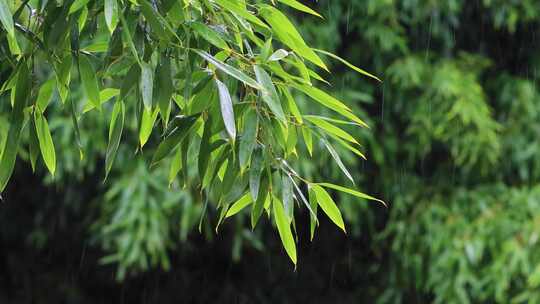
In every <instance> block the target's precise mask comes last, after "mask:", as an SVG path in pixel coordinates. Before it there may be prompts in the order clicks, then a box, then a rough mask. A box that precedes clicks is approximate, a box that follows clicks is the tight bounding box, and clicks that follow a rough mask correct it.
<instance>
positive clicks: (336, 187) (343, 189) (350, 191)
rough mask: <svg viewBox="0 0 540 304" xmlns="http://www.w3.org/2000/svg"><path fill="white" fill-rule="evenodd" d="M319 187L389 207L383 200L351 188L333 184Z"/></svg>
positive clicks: (324, 184)
mask: <svg viewBox="0 0 540 304" xmlns="http://www.w3.org/2000/svg"><path fill="white" fill-rule="evenodd" d="M317 185H320V186H323V187H326V188H331V189H334V190H337V191H340V192H343V193H348V194H351V195H354V196H356V197H359V198H363V199H367V200H372V201H377V202H379V203H381V204H383V205H384V206H385V207H388V205H387V204H386V203H385V202H384V201H382V200H380V199H378V198H375V197H373V196H371V195H368V194H365V193H362V192H360V191H356V190H353V189H349V188H346V187H343V186H339V185H334V184H331V183H318V184H317Z"/></svg>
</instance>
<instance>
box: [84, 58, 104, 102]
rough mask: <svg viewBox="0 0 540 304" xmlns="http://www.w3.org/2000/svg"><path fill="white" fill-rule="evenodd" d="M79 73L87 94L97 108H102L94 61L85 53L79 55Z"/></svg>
mask: <svg viewBox="0 0 540 304" xmlns="http://www.w3.org/2000/svg"><path fill="white" fill-rule="evenodd" d="M79 73H80V75H81V81H82V84H83V88H84V92H85V93H86V96H87V97H88V99H89V100H90V102H92V103H93V104H94V106H95V107H96V108H98V109H100V108H101V102H100V100H99V85H98V80H97V77H96V72H95V71H94V68H93V67H92V63H91V62H90V60H89V59H88V57H87V56H86V55H84V54H81V55H80V56H79Z"/></svg>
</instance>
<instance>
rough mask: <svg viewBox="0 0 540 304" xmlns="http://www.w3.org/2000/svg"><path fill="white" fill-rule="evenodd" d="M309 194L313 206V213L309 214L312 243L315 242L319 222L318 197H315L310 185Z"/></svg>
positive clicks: (310, 203)
mask: <svg viewBox="0 0 540 304" xmlns="http://www.w3.org/2000/svg"><path fill="white" fill-rule="evenodd" d="M308 192H309V205H310V206H311V210H313V213H310V214H309V232H310V238H309V239H310V241H313V237H314V236H315V228H316V227H317V225H318V224H319V222H318V220H317V206H318V204H317V197H316V196H315V192H314V191H313V189H312V187H311V186H310V185H308Z"/></svg>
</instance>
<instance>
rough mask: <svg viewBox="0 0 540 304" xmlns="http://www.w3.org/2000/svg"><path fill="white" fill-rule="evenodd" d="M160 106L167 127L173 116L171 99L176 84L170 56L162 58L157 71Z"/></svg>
mask: <svg viewBox="0 0 540 304" xmlns="http://www.w3.org/2000/svg"><path fill="white" fill-rule="evenodd" d="M156 77H157V81H156V83H157V85H158V96H157V99H158V106H159V113H160V115H161V119H162V120H163V123H164V125H165V126H167V124H168V122H169V116H170V114H171V98H172V95H173V93H174V84H173V81H172V79H173V78H172V74H171V60H170V59H169V57H168V56H162V57H161V61H160V64H159V66H158V70H157V75H156Z"/></svg>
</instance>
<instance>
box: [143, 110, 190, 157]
mask: <svg viewBox="0 0 540 304" xmlns="http://www.w3.org/2000/svg"><path fill="white" fill-rule="evenodd" d="M198 118H199V115H191V116H180V117H178V119H177V120H175V121H174V122H171V123H170V124H169V127H171V125H173V126H172V131H171V132H170V133H169V134H168V135H167V136H166V137H165V139H163V141H162V142H161V143H160V144H159V146H158V148H157V150H156V152H155V153H154V156H153V158H152V165H155V164H156V163H157V162H159V161H161V160H162V159H164V158H165V157H167V156H168V155H169V154H171V153H172V152H173V151H174V150H175V149H176V147H178V145H180V143H181V142H182V140H183V139H184V138H185V137H186V136H187V135H188V133H189V130H190V129H191V127H192V126H193V125H194V124H195V121H196V120H197V119H198Z"/></svg>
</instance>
